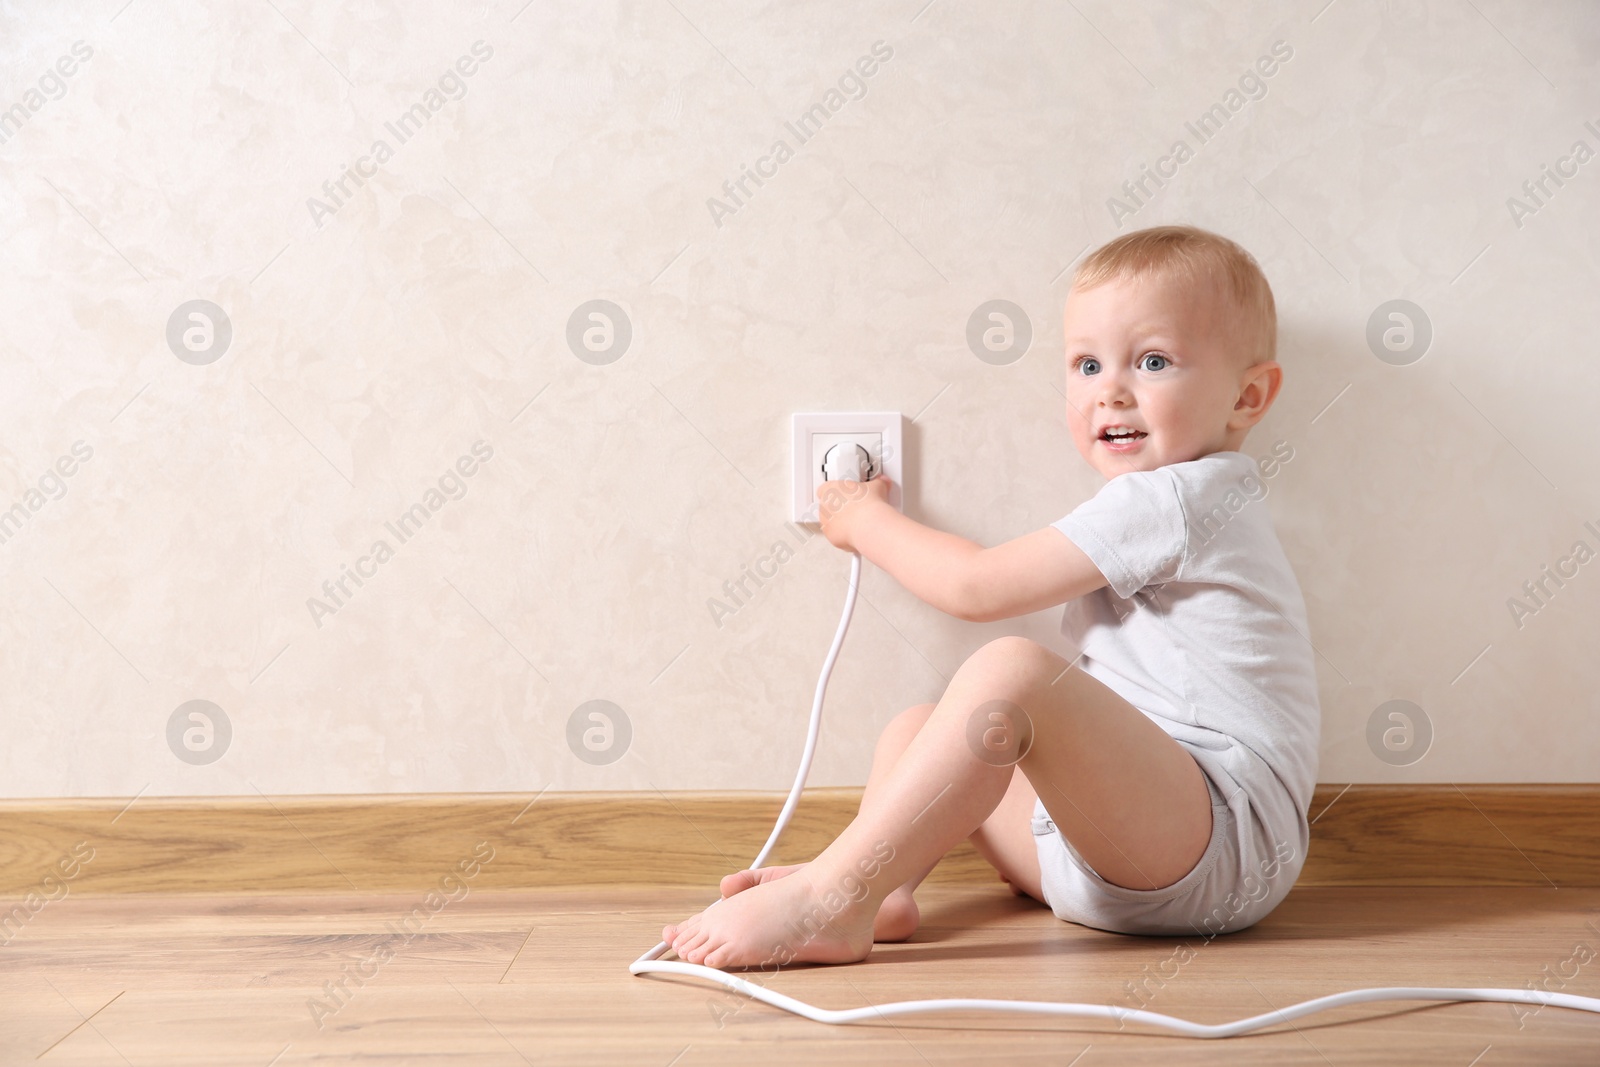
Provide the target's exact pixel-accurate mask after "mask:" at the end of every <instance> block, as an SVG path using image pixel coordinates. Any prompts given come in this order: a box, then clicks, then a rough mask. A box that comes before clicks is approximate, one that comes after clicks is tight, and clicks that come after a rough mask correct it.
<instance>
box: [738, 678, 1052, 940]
mask: <svg viewBox="0 0 1600 1067" xmlns="http://www.w3.org/2000/svg"><path fill="white" fill-rule="evenodd" d="M933 709H934V705H932V704H918V705H916V706H915V707H910V708H907V709H906V710H905V711H902V712H901V713H900V714H899V715H896V716H895V717H894V718H893V719H891V720H889V723H888V725H886V726H885V727H884V728H883V732H882V733H881V734H879V735H878V745H877V748H876V749H875V750H874V751H873V754H872V770H871V771H869V772H868V774H867V786H866V788H865V789H864V790H862V792H861V806H860V808H859V809H858V810H860V811H864V810H866V809H867V808H868V807H869V806H870V805H871V804H872V803H873V802H874V800H875V798H876V797H877V795H878V793H879V792H880V791H881V790H882V788H883V783H884V781H885V780H886V779H887V778H888V777H889V773H890V771H892V770H893V769H894V765H895V764H896V763H898V762H899V761H900V757H901V756H903V755H905V751H906V749H907V748H909V747H910V745H911V742H912V740H913V739H914V738H915V737H916V736H917V732H918V731H919V730H921V729H922V727H923V725H924V724H925V723H927V721H928V718H929V716H931V715H932V714H933ZM1018 777H1019V778H1020V777H1021V776H1020V775H1018ZM1024 784H1026V781H1024ZM1029 803H1032V802H1031V801H1030V802H1029ZM935 863H937V861H935ZM804 866H805V864H803V863H795V864H791V865H789V866H786V867H763V868H761V869H760V870H755V871H752V870H748V869H747V870H743V871H739V872H737V873H735V874H730V875H728V876H727V877H725V878H724V879H722V887H721V888H722V895H723V896H725V897H731V896H733V895H734V894H735V893H742V892H744V891H745V890H746V889H749V888H751V887H752V886H757V885H760V884H761V883H763V882H770V881H772V880H773V879H774V878H786V877H788V876H789V875H791V874H793V873H794V872H795V871H798V870H800V869H801V868H802V867H804ZM932 869H933V867H932V866H930V867H929V868H928V871H931V870H932ZM928 871H923V872H922V873H921V874H919V875H916V876H915V877H913V878H910V879H908V880H907V881H906V883H905V884H904V885H902V886H901V887H900V888H898V889H896V890H895V891H894V892H893V893H890V894H889V896H888V897H887V898H885V900H884V902H883V906H882V907H881V908H879V909H878V915H877V917H876V918H875V919H874V920H873V924H872V940H874V941H904V940H905V939H906V938H908V937H910V936H911V935H912V934H914V933H916V932H917V924H918V923H919V922H920V921H921V913H920V912H919V911H918V909H917V902H916V898H915V897H913V896H912V894H913V893H915V892H916V888H917V886H918V885H920V884H921V883H922V880H923V879H924V878H926V877H927V876H928Z"/></svg>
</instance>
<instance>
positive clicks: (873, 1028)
mask: <svg viewBox="0 0 1600 1067" xmlns="http://www.w3.org/2000/svg"><path fill="white" fill-rule="evenodd" d="M918 895H919V899H920V900H921V901H922V904H923V913H924V919H925V924H924V926H923V929H922V930H921V931H920V932H919V933H918V934H917V936H916V938H915V939H914V940H913V941H911V942H909V943H906V944H902V945H884V946H879V948H878V949H877V950H876V951H875V952H874V953H873V955H872V958H871V959H870V960H869V961H867V962H866V963H863V964H858V965H854V966H849V967H816V968H794V969H791V970H787V971H786V972H785V973H783V974H781V975H779V976H777V977H776V978H772V979H766V981H767V982H768V984H770V985H771V987H773V988H775V989H777V990H779V991H782V992H786V993H791V994H793V995H795V996H798V997H800V998H802V999H806V1000H810V1001H813V1002H815V1003H818V1004H821V1005H823V1006H827V1007H854V1006H859V1005H864V1004H871V1003H875V1002H876V1003H882V1002H885V1001H890V1000H900V999H914V998H925V997H937V996H987V997H1007V998H1034V999H1059V1000H1078V1001H1087V1002H1095V1003H1113V1004H1120V1005H1122V1006H1124V1007H1135V1006H1138V1004H1139V1001H1138V1000H1137V999H1136V998H1135V997H1134V996H1133V995H1131V994H1130V993H1129V992H1128V989H1127V983H1132V982H1139V981H1141V980H1142V981H1143V983H1144V988H1145V990H1146V993H1145V1003H1146V1005H1147V1006H1148V1007H1150V1008H1151V1009H1152V1010H1155V1011H1160V1012H1164V1013H1168V1014H1174V1015H1179V1016H1183V1017H1188V1018H1192V1019H1195V1020H1199V1021H1204V1022H1219V1021H1224V1020H1228V1019H1233V1018H1237V1017H1240V1016H1243V1015H1246V1014H1255V1013H1258V1012H1261V1011H1266V1010H1270V1009H1271V1008H1273V1007H1276V1006H1283V1005H1286V1004H1288V1003H1291V1002H1294V1001H1299V1000H1303V999H1307V998H1310V997H1314V996H1320V995H1323V994H1326V993H1330V992H1335V991H1338V990H1341V989H1346V988H1350V987H1356V986H1375V985H1452V986H1510V987H1526V985H1527V984H1528V983H1529V982H1530V981H1532V980H1536V979H1541V978H1546V979H1548V976H1550V975H1558V974H1563V973H1564V974H1567V975H1572V977H1571V978H1570V979H1569V980H1567V981H1566V984H1565V986H1564V987H1563V986H1558V985H1555V984H1552V985H1550V987H1549V988H1552V989H1557V988H1563V989H1564V990H1565V991H1566V992H1571V993H1579V994H1582V995H1586V996H1600V958H1595V952H1596V951H1600V889H1548V888H1547V889H1519V888H1510V889H1488V888H1481V889H1367V888H1311V887H1302V888H1297V889H1296V890H1294V892H1292V893H1291V894H1290V896H1289V898H1288V899H1287V900H1286V901H1285V903H1284V904H1283V905H1282V906H1280V907H1279V908H1278V910H1277V911H1276V912H1275V913H1273V914H1272V915H1271V916H1270V917H1269V918H1268V919H1267V920H1266V921H1264V922H1263V923H1261V924H1260V925H1258V926H1256V927H1255V928H1254V929H1252V930H1249V931H1246V932H1243V933H1240V934H1235V935H1230V936H1226V937H1222V938H1218V939H1216V940H1213V941H1210V942H1206V941H1204V940H1201V939H1196V938H1190V939H1187V940H1184V939H1176V938H1134V937H1125V936H1118V935H1114V934H1105V933H1100V932H1097V931H1093V930H1088V929H1085V928H1083V927H1079V926H1074V925H1070V924H1066V923H1062V922H1060V921H1058V920H1056V919H1055V918H1054V917H1053V916H1051V915H1050V913H1049V912H1048V911H1045V910H1044V909H1042V908H1040V907H1038V906H1036V905H1033V904H1031V903H1029V902H1027V901H1024V900H1020V899H1018V898H1014V897H1012V896H1010V895H1009V894H1008V893H1007V892H1006V891H1005V889H1004V887H1002V886H999V885H996V886H995V887H993V888H984V887H961V888H941V887H925V888H924V889H923V890H922V891H921V892H920V893H919V894H918ZM705 897H706V893H705V892H704V891H698V890H686V889H682V888H671V889H650V888H640V887H637V886H633V887H627V888H614V889H544V890H528V891H521V892H504V891H493V892H491V891H487V890H478V891H475V892H473V893H472V894H471V895H470V896H469V897H467V898H466V899H463V900H460V901H458V902H454V903H449V904H447V905H445V906H444V907H443V908H442V909H441V910H439V911H438V912H437V913H436V914H433V915H432V916H431V917H430V918H428V919H427V921H426V922H424V923H421V924H420V928H418V927H413V929H415V930H416V932H415V934H414V936H412V937H411V938H410V940H409V941H406V936H407V935H406V931H405V929H404V928H402V927H399V926H398V925H397V924H398V923H399V920H400V919H401V918H402V917H403V916H404V915H405V914H407V913H408V912H410V911H411V909H412V908H413V907H415V906H416V905H417V904H418V903H419V898H418V897H417V896H416V895H414V894H413V895H394V896H388V895H362V896H353V895H352V896H345V897H333V896H313V895H306V894H296V895H292V896H248V897H246V896H236V897H224V896H211V895H208V896H196V897H174V896H167V897H158V896H144V895H139V896H118V897H69V898H67V899H65V900H61V901H58V902H55V903H50V904H47V905H46V906H45V907H44V908H43V909H42V910H41V911H39V912H38V913H37V914H35V915H34V916H33V918H32V919H31V921H29V922H28V923H27V924H26V926H25V927H24V928H23V929H22V930H21V931H20V932H19V933H18V934H16V936H15V937H13V939H12V940H11V941H10V943H9V944H7V945H5V946H4V947H0V1004H3V1007H0V1063H5V1064H20V1063H45V1064H95V1065H102V1064H122V1063H126V1064H132V1065H143V1064H152V1065H154V1064H161V1065H170V1064H207V1065H217V1067H221V1065H231V1064H240V1065H250V1067H268V1065H274V1067H289V1065H292V1064H302V1063H319V1064H333V1063H369V1064H370V1063H381V1064H442V1063H450V1064H457V1063H460V1064H468V1063H470V1064H474V1065H485V1067H492V1065H498V1064H504V1065H508V1067H511V1065H517V1064H566V1063H571V1064H627V1065H634V1064H643V1065H647V1067H669V1065H671V1067H697V1065H702V1064H739V1065H740V1067H750V1065H752V1064H756V1065H760V1067H770V1065H777V1064H789V1063H793V1064H817V1063H826V1064H828V1065H830V1067H846V1065H851V1064H862V1065H868V1064H882V1063H910V1064H923V1063H926V1064H943V1063H950V1064H954V1063H993V1064H1016V1063H1039V1064H1056V1065H1063V1067H1064V1065H1068V1064H1078V1065H1081V1067H1098V1065H1101V1064H1148V1063H1152V1062H1160V1063H1162V1064H1163V1065H1182V1064H1190V1063H1217V1064H1317V1065H1326V1064H1350V1063H1374V1064H1377V1063H1382V1064H1396V1063H1406V1064H1447V1065H1450V1067H1469V1065H1471V1067H1499V1065H1502V1064H1525V1063H1571V1064H1580V1063H1581V1064H1594V1063H1597V1062H1600V1016H1594V1015H1586V1014H1582V1013H1579V1012H1573V1011H1567V1010H1562V1009H1559V1008H1544V1009H1542V1010H1539V1011H1537V1013H1535V1014H1529V1015H1527V1016H1526V1017H1524V1018H1521V1019H1520V1020H1519V1018H1518V1015H1517V1013H1516V1012H1514V1011H1513V1009H1512V1008H1511V1007H1509V1006H1506V1005H1493V1004H1457V1005H1439V1006H1430V1007H1424V1006H1420V1005H1417V1004H1415V1003H1410V1004H1388V1005H1367V1006H1359V1007H1352V1008H1345V1009H1340V1010H1337V1011H1334V1012H1330V1013H1327V1014H1325V1015H1322V1016H1318V1017H1315V1018H1312V1019H1306V1020H1302V1021H1301V1022H1300V1023H1298V1024H1296V1025H1280V1026H1277V1027H1274V1028H1273V1029H1272V1030H1271V1031H1270V1032H1267V1033H1263V1034H1259V1035H1252V1036H1246V1037H1241V1038H1232V1039H1227V1040H1224V1041H1198V1040H1193V1039H1187V1038H1179V1037H1172V1036H1163V1035H1160V1034H1158V1033H1154V1032H1150V1031H1146V1032H1143V1033H1137V1032H1134V1029H1133V1027H1132V1025H1131V1024H1130V1026H1129V1027H1128V1029H1126V1030H1124V1031H1122V1032H1118V1030H1117V1029H1116V1026H1115V1024H1114V1023H1110V1022H1098V1021H1072V1020H1065V1019H1062V1020H1053V1019H1039V1018H1032V1017H1007V1018H1001V1017H978V1016H973V1015H967V1016H942V1017H934V1016H921V1017H917V1018H915V1019H910V1020H896V1021H894V1022H893V1023H892V1024H891V1023H889V1022H883V1023H874V1024H868V1025H857V1026H852V1027H827V1026H823V1025H820V1024H817V1023H811V1022H807V1021H805V1020H802V1019H798V1018H795V1017H793V1016H789V1015H785V1014H783V1013H781V1012H778V1011H777V1010H775V1009H772V1008H768V1007H765V1006H763V1005H760V1004H754V1003H749V1002H746V1001H742V1000H741V999H739V998H737V997H734V996H733V995H731V994H727V993H724V992H721V991H719V990H717V989H716V988H714V987H711V986H708V985H703V984H699V983H696V982H693V981H683V980H677V979H658V978H634V977H631V976H629V974H628V973H627V964H628V962H629V961H630V960H631V959H633V958H634V957H635V956H637V955H638V954H639V953H640V952H642V951H644V950H645V949H647V948H649V947H650V946H651V945H653V944H654V943H655V942H656V940H657V935H658V932H659V930H660V927H661V925H662V923H663V922H665V921H669V920H672V919H676V918H680V917H682V916H684V915H686V914H688V913H689V912H691V911H693V910H696V909H697V908H698V907H699V906H701V905H702V904H703V903H705ZM1580 945H1585V946H1587V947H1588V949H1589V951H1588V952H1586V953H1585V952H1578V954H1577V956H1576V958H1575V950H1577V947H1578V946H1580ZM386 947H393V948H394V952H393V957H392V958H391V959H388V960H387V961H385V960H383V958H382V957H383V955H384V949H385V948H386ZM1578 961H1582V962H1578ZM1574 970H1576V974H1575V975H1574V974H1573V972H1574ZM350 976H353V977H350ZM341 977H344V978H345V987H346V988H347V989H348V990H350V993H349V994H348V995H347V996H346V995H344V994H339V995H338V997H337V998H334V997H330V993H329V990H330V989H334V991H335V992H337V990H336V989H335V987H333V986H331V985H330V983H336V982H338V981H339V980H340V979H341ZM319 1003H320V1005H321V1007H320V1009H317V1007H316V1006H317V1005H318V1004H319ZM1522 1010H1523V1011H1527V1010H1528V1009H1522ZM315 1016H320V1019H318V1018H316V1017H315ZM319 1021H320V1024H321V1025H320V1026H319V1025H318V1023H319Z"/></svg>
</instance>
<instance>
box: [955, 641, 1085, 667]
mask: <svg viewBox="0 0 1600 1067" xmlns="http://www.w3.org/2000/svg"><path fill="white" fill-rule="evenodd" d="M1066 665H1067V664H1066V661H1064V660H1063V659H1062V658H1061V657H1060V656H1058V655H1056V654H1055V653H1054V652H1052V651H1050V650H1049V649H1048V648H1045V647H1044V646H1043V645H1041V644H1039V642H1037V641H1032V640H1029V639H1028V638H1026V637H1015V636H1008V637H997V638H995V639H994V640H993V641H990V642H989V643H988V644H986V645H984V646H983V647H982V648H980V649H978V651H976V652H974V653H973V654H972V655H971V656H970V657H969V658H968V659H967V662H966V663H964V664H962V668H961V669H962V670H964V671H968V670H970V671H984V672H988V671H1000V672H1003V673H1005V674H1006V675H1007V676H1008V677H1016V674H1017V669H1018V668H1019V667H1021V668H1023V669H1024V670H1025V671H1026V672H1027V673H1029V674H1046V675H1050V676H1052V677H1054V676H1055V675H1058V674H1060V673H1061V669H1062V667H1064V666H1066Z"/></svg>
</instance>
